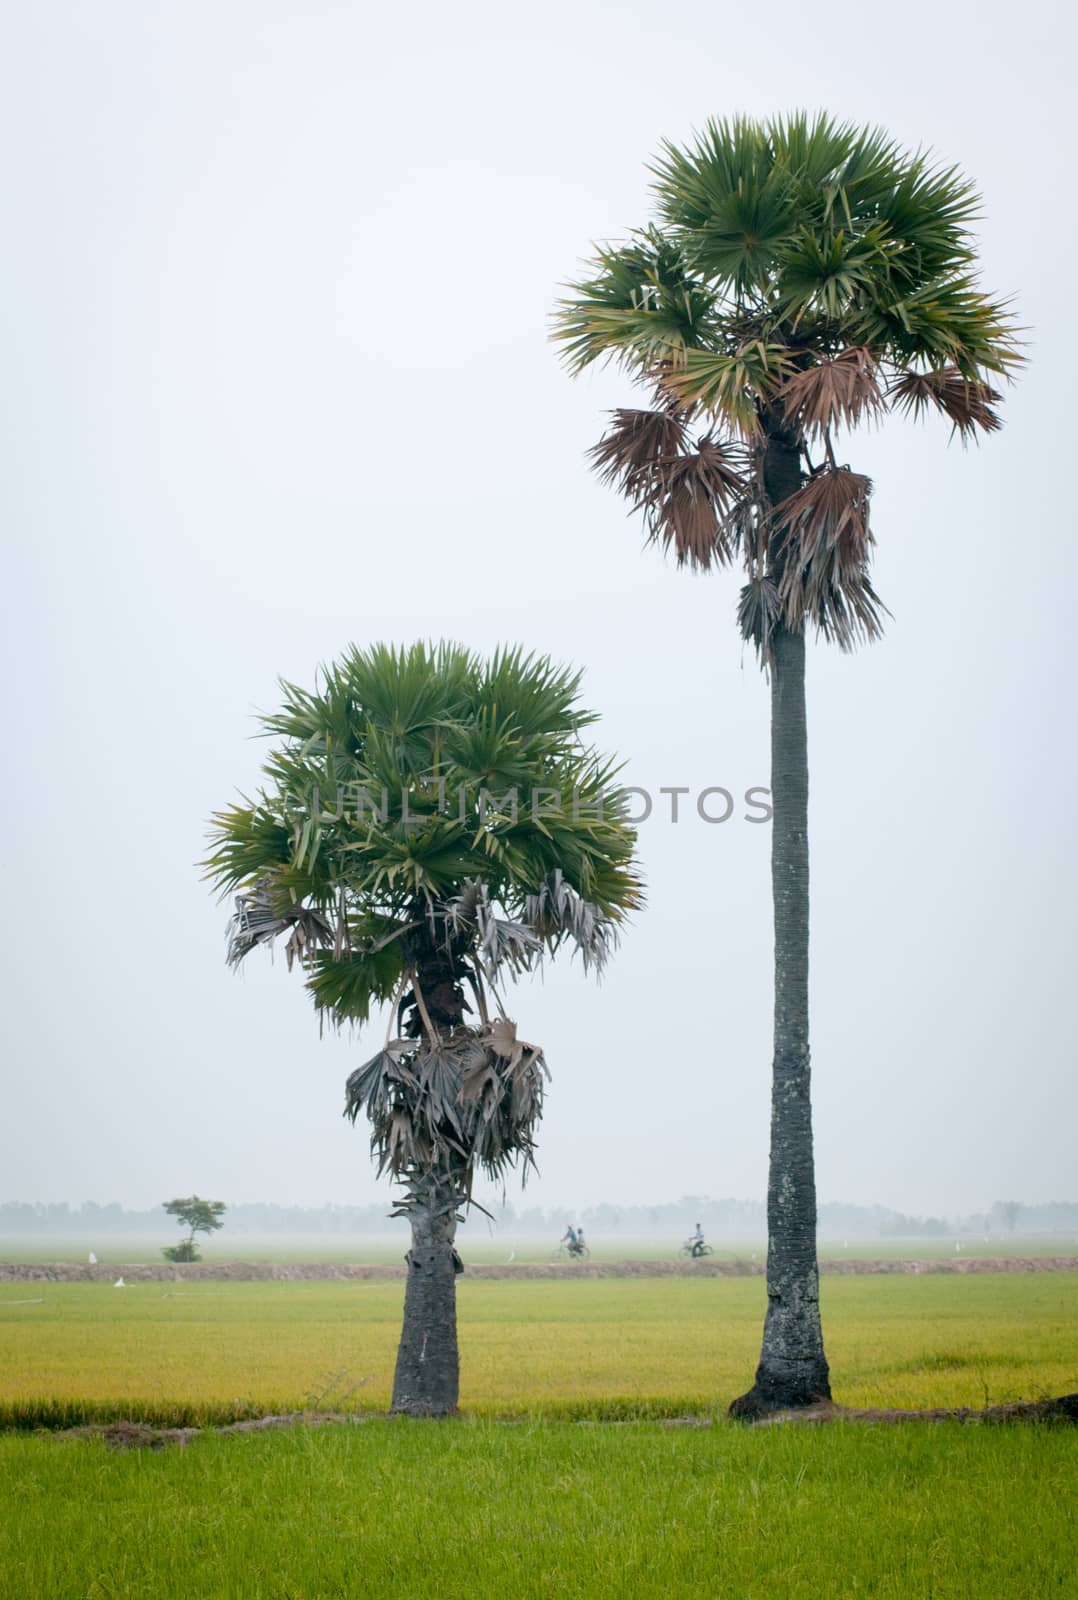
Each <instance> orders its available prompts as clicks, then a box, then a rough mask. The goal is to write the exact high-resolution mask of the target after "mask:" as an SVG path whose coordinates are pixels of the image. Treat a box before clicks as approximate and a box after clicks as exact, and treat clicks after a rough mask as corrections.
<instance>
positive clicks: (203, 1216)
mask: <svg viewBox="0 0 1078 1600" xmlns="http://www.w3.org/2000/svg"><path fill="white" fill-rule="evenodd" d="M163 1203H164V1208H165V1210H166V1211H167V1212H168V1214H169V1216H170V1217H175V1218H176V1221H177V1222H178V1223H180V1225H181V1226H182V1227H184V1228H190V1230H191V1231H190V1234H189V1235H188V1237H187V1238H186V1239H181V1240H180V1242H179V1244H174V1245H166V1247H165V1248H164V1249H163V1250H162V1252H161V1254H162V1255H163V1256H164V1257H165V1260H166V1261H197V1260H198V1259H199V1256H198V1245H197V1244H196V1243H195V1235H196V1234H198V1233H216V1231H217V1229H218V1228H223V1227H224V1223H223V1221H222V1220H221V1219H222V1218H223V1216H224V1214H225V1203H224V1201H223V1200H202V1199H200V1197H199V1196H198V1195H197V1194H191V1195H188V1196H187V1198H186V1199H184V1200H166V1201H164V1202H163Z"/></svg>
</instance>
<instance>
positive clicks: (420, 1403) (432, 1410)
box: [392, 1180, 460, 1417]
mask: <svg viewBox="0 0 1078 1600" xmlns="http://www.w3.org/2000/svg"><path fill="white" fill-rule="evenodd" d="M459 1204H460V1197H459V1195H457V1194H456V1192H455V1191H454V1190H452V1189H450V1188H448V1187H443V1186H442V1185H440V1184H438V1183H437V1182H435V1181H434V1180H430V1181H429V1182H428V1184H427V1186H426V1193H425V1194H421V1195H419V1196H417V1197H416V1204H415V1206H414V1209H413V1210H412V1212H411V1220H412V1248H411V1250H410V1251H409V1252H408V1255H407V1258H406V1259H407V1262H408V1281H407V1284H406V1287H405V1291H404V1325H403V1327H402V1329H401V1340H400V1346H399V1348H398V1350H397V1369H396V1372H395V1373H394V1376H393V1407H392V1409H393V1411H394V1412H395V1413H397V1414H401V1415H404V1416H408V1417H445V1416H449V1415H451V1414H452V1413H453V1412H455V1411H456V1409H457V1399H458V1396H459V1393H460V1360H459V1356H458V1354H457V1285H456V1274H457V1271H458V1270H459V1257H458V1256H457V1254H456V1251H455V1250H454V1248H453V1240H454V1237H455V1235H456V1231H457V1207H458V1205H459Z"/></svg>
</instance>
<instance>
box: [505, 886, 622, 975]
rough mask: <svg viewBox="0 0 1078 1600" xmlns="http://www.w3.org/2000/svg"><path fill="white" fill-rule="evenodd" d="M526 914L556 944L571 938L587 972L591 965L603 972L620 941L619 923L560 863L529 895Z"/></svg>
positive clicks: (533, 926)
mask: <svg viewBox="0 0 1078 1600" xmlns="http://www.w3.org/2000/svg"><path fill="white" fill-rule="evenodd" d="M524 915H525V917H526V918H527V921H528V925H529V927H532V928H534V929H535V932H536V933H537V934H538V936H539V937H540V938H541V939H545V940H547V941H549V942H550V944H551V945H552V946H556V945H557V944H558V943H559V942H560V941H561V940H562V939H563V938H565V939H569V940H570V941H571V942H572V944H573V945H574V946H575V947H576V949H577V950H578V951H579V952H580V958H581V961H582V962H583V965H584V971H585V972H587V970H588V968H589V967H594V968H595V970H596V972H601V971H602V969H603V967H604V966H605V965H606V961H607V958H608V956H609V955H610V953H611V951H612V950H613V949H614V947H615V946H616V944H617V942H618V930H617V925H616V924H615V923H614V922H612V921H611V919H610V918H609V917H606V916H604V915H603V913H602V912H601V911H600V910H599V908H598V906H596V905H593V904H592V902H591V901H590V900H585V899H584V897H583V896H582V895H579V894H577V892H576V890H575V889H574V888H572V886H571V885H570V884H568V883H566V881H565V878H564V876H563V874H562V870H561V868H560V867H555V868H554V870H553V872H551V873H549V874H548V875H547V877H546V878H545V879H544V880H543V882H542V883H541V884H540V886H539V889H538V891H537V892H536V893H535V894H530V895H528V897H527V899H526V900H525V901H524Z"/></svg>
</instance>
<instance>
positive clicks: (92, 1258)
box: [86, 1250, 97, 1267]
mask: <svg viewBox="0 0 1078 1600" xmlns="http://www.w3.org/2000/svg"><path fill="white" fill-rule="evenodd" d="M86 1259H87V1261H89V1263H90V1265H91V1267H96V1266H97V1257H96V1256H95V1255H94V1253H93V1251H92V1250H91V1251H90V1254H89V1255H88V1256H87V1258H86Z"/></svg>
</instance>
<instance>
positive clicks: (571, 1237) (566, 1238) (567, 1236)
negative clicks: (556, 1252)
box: [558, 1222, 579, 1256]
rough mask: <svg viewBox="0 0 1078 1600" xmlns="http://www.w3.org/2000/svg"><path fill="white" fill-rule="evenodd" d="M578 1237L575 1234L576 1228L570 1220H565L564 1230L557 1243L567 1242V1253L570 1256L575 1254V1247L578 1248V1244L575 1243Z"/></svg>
mask: <svg viewBox="0 0 1078 1600" xmlns="http://www.w3.org/2000/svg"><path fill="white" fill-rule="evenodd" d="M578 1237H579V1236H578V1234H577V1231H576V1229H575V1228H574V1227H573V1224H572V1223H571V1222H567V1223H566V1224H565V1232H564V1233H563V1234H562V1236H561V1238H560V1239H559V1240H558V1243H559V1244H567V1245H568V1246H569V1254H570V1255H571V1256H573V1255H575V1254H576V1252H577V1249H578V1244H577V1240H578Z"/></svg>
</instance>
